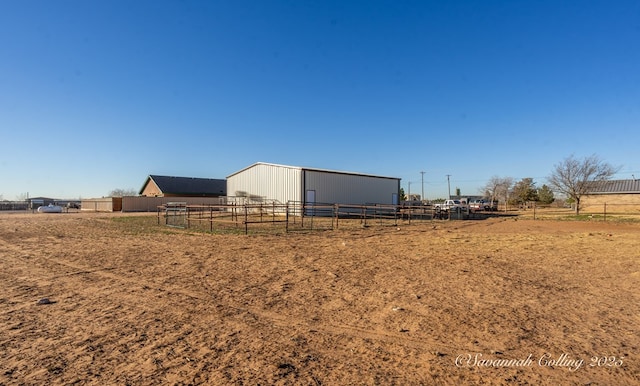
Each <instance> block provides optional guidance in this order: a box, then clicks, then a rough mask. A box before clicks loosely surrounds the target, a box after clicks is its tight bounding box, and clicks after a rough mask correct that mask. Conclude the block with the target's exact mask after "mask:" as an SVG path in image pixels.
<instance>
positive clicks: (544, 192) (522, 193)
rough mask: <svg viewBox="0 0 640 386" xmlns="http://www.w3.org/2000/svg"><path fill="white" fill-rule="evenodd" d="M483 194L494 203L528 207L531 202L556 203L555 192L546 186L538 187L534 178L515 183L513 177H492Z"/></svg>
mask: <svg viewBox="0 0 640 386" xmlns="http://www.w3.org/2000/svg"><path fill="white" fill-rule="evenodd" d="M483 192H484V194H485V196H487V197H488V198H489V199H491V200H492V201H505V202H508V203H509V204H511V205H526V204H527V203H530V202H537V203H540V204H545V205H548V204H551V203H553V201H555V196H554V194H553V190H552V189H551V188H550V187H549V186H548V185H546V184H544V185H542V186H541V187H539V188H538V187H537V186H536V183H535V182H534V181H533V178H523V179H522V180H520V181H518V182H515V183H514V179H513V178H511V177H498V176H494V177H491V179H490V180H489V182H487V184H486V185H485V186H484V188H483Z"/></svg>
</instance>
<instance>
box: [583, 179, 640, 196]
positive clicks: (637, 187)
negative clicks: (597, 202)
mask: <svg viewBox="0 0 640 386" xmlns="http://www.w3.org/2000/svg"><path fill="white" fill-rule="evenodd" d="M589 188H590V189H589V194H611V193H640V180H636V179H633V180H609V181H594V182H592V183H590V186H589Z"/></svg>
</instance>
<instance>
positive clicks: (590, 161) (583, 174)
mask: <svg viewBox="0 0 640 386" xmlns="http://www.w3.org/2000/svg"><path fill="white" fill-rule="evenodd" d="M618 170H620V167H613V166H611V165H610V164H609V163H606V162H604V161H602V160H601V159H600V158H599V157H598V156H596V155H595V154H594V155H591V156H589V157H585V158H583V159H577V158H575V157H574V156H573V155H570V156H569V157H567V158H565V159H564V160H562V161H561V162H560V163H558V164H556V165H555V167H554V169H553V172H552V173H551V175H550V176H549V177H547V179H548V180H549V185H551V187H552V188H553V189H555V190H556V191H557V192H560V193H562V194H564V195H566V196H567V198H569V199H572V200H573V201H574V202H575V205H576V209H575V210H576V215H578V214H580V199H581V198H582V196H583V195H585V194H587V193H589V189H590V188H591V184H593V183H594V182H597V181H606V180H609V179H611V177H612V176H613V175H614V174H616V173H617V172H618Z"/></svg>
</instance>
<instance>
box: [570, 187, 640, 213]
mask: <svg viewBox="0 0 640 386" xmlns="http://www.w3.org/2000/svg"><path fill="white" fill-rule="evenodd" d="M605 203H606V204H607V212H622V213H624V212H634V213H637V212H638V211H640V180H637V179H631V180H610V181H596V182H592V183H591V184H590V186H589V193H588V194H585V195H583V196H582V198H581V199H580V210H581V211H594V212H603V210H604V204H605Z"/></svg>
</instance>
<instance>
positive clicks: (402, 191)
mask: <svg viewBox="0 0 640 386" xmlns="http://www.w3.org/2000/svg"><path fill="white" fill-rule="evenodd" d="M400 201H407V195H406V194H405V193H404V188H400Z"/></svg>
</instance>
